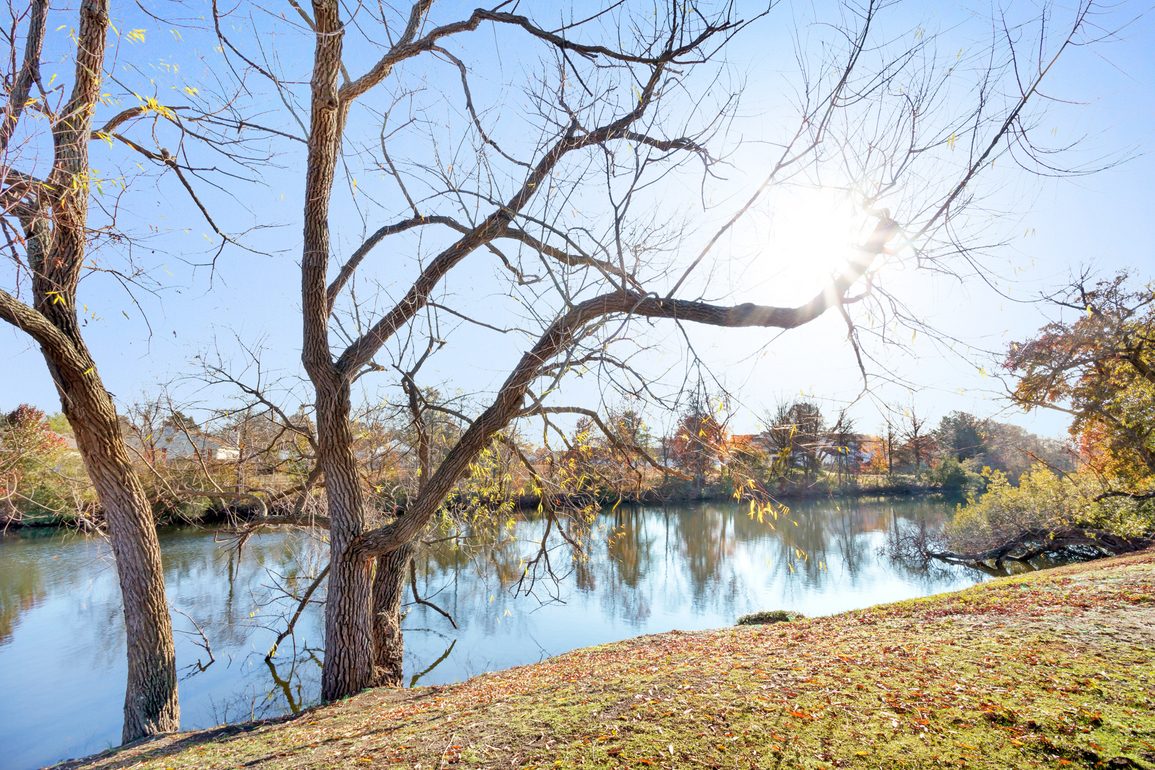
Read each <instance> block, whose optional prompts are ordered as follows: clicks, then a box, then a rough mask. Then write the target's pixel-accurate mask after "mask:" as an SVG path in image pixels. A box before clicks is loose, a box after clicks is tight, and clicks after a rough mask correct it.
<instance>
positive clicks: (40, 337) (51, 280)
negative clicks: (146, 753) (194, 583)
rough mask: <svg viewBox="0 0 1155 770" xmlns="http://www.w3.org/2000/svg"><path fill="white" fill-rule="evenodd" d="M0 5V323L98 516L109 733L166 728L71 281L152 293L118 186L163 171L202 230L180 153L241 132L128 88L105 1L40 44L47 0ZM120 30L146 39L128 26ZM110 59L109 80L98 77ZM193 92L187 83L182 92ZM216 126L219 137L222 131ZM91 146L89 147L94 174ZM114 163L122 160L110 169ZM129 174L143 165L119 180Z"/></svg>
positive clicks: (173, 694) (134, 530)
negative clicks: (115, 705)
mask: <svg viewBox="0 0 1155 770" xmlns="http://www.w3.org/2000/svg"><path fill="white" fill-rule="evenodd" d="M8 12H9V15H10V21H11V23H10V24H8V23H6V24H5V29H6V30H7V32H6V39H7V41H8V45H9V47H10V50H9V52H8V53H9V55H6V56H5V57H4V60H5V62H6V63H7V65H6V66H7V68H8V69H7V71H6V72H4V83H5V92H6V99H5V101H4V104H3V108H2V113H0V233H2V236H3V237H2V240H0V248H3V250H4V254H5V264H6V265H7V268H8V269H7V270H6V271H5V275H4V279H3V280H4V282H5V286H4V288H0V319H3V320H4V321H6V322H7V323H9V324H11V325H13V326H14V327H16V328H18V329H20V330H22V331H23V332H25V333H26V334H28V335H29V337H31V338H32V340H34V341H35V343H36V344H37V345H38V346H39V347H40V350H41V352H42V353H43V355H44V359H45V362H46V364H47V366H48V370H49V372H50V374H51V376H52V380H53V382H54V383H55V386H56V389H57V392H58V395H59V397H60V403H61V409H62V411H63V413H64V415H65V416H66V417H67V419H68V422H69V424H70V425H71V427H72V430H73V433H74V435H75V439H76V444H77V449H78V450H79V453H80V455H81V457H82V458H83V460H84V464H85V467H86V469H87V471H88V475H89V476H90V478H91V480H92V484H93V487H94V489H95V492H96V495H97V498H98V500H99V503H100V511H101V514H102V515H103V517H104V520H105V522H106V524H107V529H108V535H109V540H110V542H111V546H112V551H113V554H114V555H115V558H116V567H117V573H118V577H119V580H120V587H121V593H122V596H123V602H124V614H125V627H126V629H127V643H128V683H127V689H126V693H125V702H124V729H123V738H124V740H126V741H130V740H134V739H136V738H140V737H142V736H146V735H150V734H153V733H157V732H170V731H173V730H176V729H178V728H179V726H180V718H179V717H180V711H179V707H178V703H177V677H176V668H175V653H174V645H173V638H172V622H171V617H170V615H169V610H168V606H167V603H166V600H165V589H164V576H163V573H162V571H161V559H160V546H159V544H158V540H157V535H156V530H155V526H154V522H153V516H152V511H151V509H150V507H149V500H148V497H147V495H146V493H145V490H144V488H143V486H142V484H141V482H140V479H139V478H138V476H137V474H136V472H135V471H134V468H133V464H132V458H131V455H130V452H129V451H128V448H127V447H126V444H125V438H124V436H123V434H122V427H121V423H120V420H119V419H118V416H117V411H116V407H115V405H114V403H113V399H112V397H111V395H110V394H109V393H108V391H107V390H106V388H105V386H104V384H103V382H102V379H101V376H100V373H99V371H98V368H97V364H96V361H95V360H94V359H93V357H92V354H91V353H90V351H89V349H88V346H87V345H86V344H85V340H84V338H83V335H82V329H83V327H84V326H85V325H86V324H87V323H88V322H89V320H91V318H90V317H86V315H89V314H90V311H88V310H87V309H85V310H84V312H83V313H82V312H81V308H83V307H84V304H83V302H81V301H79V299H78V291H79V288H80V284H81V279H82V278H83V277H85V276H90V275H93V274H98V273H99V274H103V275H104V276H107V277H111V278H112V279H113V280H115V281H116V282H117V283H119V285H121V286H124V287H125V288H126V290H127V291H128V296H127V299H128V301H129V302H130V303H132V304H135V303H136V295H135V292H136V291H139V290H142V287H143V290H144V291H155V290H156V289H157V288H158V285H159V284H158V282H156V281H155V280H151V279H148V268H146V267H141V266H140V265H139V264H137V263H135V262H134V260H133V257H132V256H131V255H132V252H133V249H134V247H135V246H136V245H137V244H138V242H139V238H138V237H136V236H134V235H133V234H132V233H130V232H129V231H128V230H126V229H125V228H122V227H121V226H119V224H118V221H117V217H118V214H119V213H120V212H122V211H127V210H128V209H129V208H130V206H129V201H130V199H129V198H126V197H125V196H126V195H127V194H128V190H129V189H130V187H131V186H132V183H133V182H134V181H136V180H138V179H147V178H148V176H149V174H150V173H154V172H155V174H156V175H157V176H158V177H159V176H166V177H170V178H173V179H175V180H176V181H177V182H179V184H180V186H181V188H183V190H184V191H185V192H186V193H187V194H188V195H190V196H191V198H192V201H193V203H194V204H195V205H196V206H198V207H199V210H200V212H201V214H203V215H204V217H205V219H206V220H207V221H208V223H209V225H210V226H211V227H212V228H213V229H214V230H216V225H215V224H214V223H213V221H212V220H211V218H209V215H208V212H207V209H206V208H205V207H204V206H203V205H201V201H200V199H199V198H198V196H197V194H196V193H195V192H194V186H193V183H194V181H196V179H197V177H198V176H199V175H200V174H202V173H203V172H205V171H206V169H205V168H204V167H197V166H196V165H193V164H190V157H189V149H190V146H191V145H194V144H198V145H199V143H201V142H202V141H203V142H204V145H205V146H207V147H209V151H211V152H214V153H217V154H218V157H223V158H226V159H227V158H229V157H230V155H229V148H236V147H237V146H238V144H239V143H240V142H243V140H241V139H237V137H236V129H237V125H238V124H237V123H236V122H235V121H232V120H230V119H229V118H228V116H227V115H224V114H212V113H210V112H207V111H205V108H204V104H205V102H203V101H194V102H190V104H188V105H174V106H171V107H170V106H166V105H164V104H162V103H161V102H159V101H158V100H157V99H156V98H155V97H153V98H149V97H144V96H139V95H138V94H137V91H139V92H141V93H144V92H145V91H146V90H152V89H157V88H159V86H160V84H159V82H156V81H153V82H152V83H150V84H149V85H148V86H147V87H138V88H137V89H136V90H135V91H134V89H133V88H132V87H131V85H126V82H125V81H126V80H128V79H131V77H133V75H125V74H123V73H122V72H121V69H123V70H125V71H131V69H132V68H131V67H128V66H126V67H123V68H120V67H116V66H115V65H116V64H117V63H118V62H117V61H116V60H115V59H114V58H113V57H114V56H115V55H116V51H117V50H118V49H119V46H117V47H110V46H109V44H108V39H109V36H110V34H111V35H115V36H119V35H120V32H119V31H117V30H116V28H115V27H114V26H113V25H112V24H111V23H110V16H109V13H110V11H109V3H108V0H84V1H83V2H82V3H80V4H79V5H78V7H77V8H76V10H75V14H76V17H75V19H74V20H73V21H72V22H71V23H69V22H67V21H66V22H65V23H64V24H63V25H61V26H59V27H57V28H56V32H55V38H54V40H55V41H57V42H55V43H54V44H53V45H50V46H49V47H48V50H46V43H45V41H46V39H53V38H52V37H51V35H52V34H53V33H49V32H48V31H47V30H48V16H49V3H48V0H32V2H31V3H29V4H27V5H23V4H21V3H19V2H17V3H10V4H9V5H8ZM68 12H69V13H73V10H72V9H69V10H68ZM125 36H126V37H128V38H130V40H129V42H132V43H136V42H142V41H143V40H144V36H143V33H142V32H140V31H138V30H137V31H132V32H131V33H129V32H126V33H125ZM123 47H124V48H126V49H127V48H129V47H130V46H129V45H127V44H126V45H125V46H123ZM110 50H112V51H113V54H111V55H109V53H108V52H109V51H110ZM60 51H69V52H71V54H70V55H71V57H72V58H71V61H69V59H68V58H64V59H63V60H61V58H60ZM114 68H115V69H117V73H118V76H119V77H110V76H108V73H109V72H110V71H111V70H112V69H114ZM42 70H45V72H43V73H42ZM49 72H50V73H51V77H49ZM143 79H144V80H145V81H148V80H149V79H150V78H149V76H147V75H146V76H144V78H143ZM54 81H55V82H56V83H57V84H56V85H53V82H54ZM69 81H71V82H70V83H69ZM208 90H209V89H207V88H206V92H207V91H208ZM198 94H199V92H198V91H197V90H196V89H193V88H191V87H190V88H188V89H187V93H186V96H187V97H188V98H189V99H190V100H192V99H199V98H200V96H198ZM225 102H226V104H227V103H228V100H225ZM125 103H127V104H131V105H133V106H129V107H124V106H123V105H124V104H125ZM198 105H199V106H198ZM225 111H226V112H227V109H226V110H225ZM98 116H99V118H100V119H99V120H98V119H97V118H98ZM229 129H231V130H232V132H233V133H232V136H231V137H225V136H223V134H222V131H226V130H229ZM162 140H165V141H166V143H168V140H172V142H171V143H168V146H169V147H172V148H174V150H173V151H170V150H169V149H166V148H164V147H162V146H160V144H161V141H162ZM92 148H95V149H92ZM150 148H151V149H150ZM90 153H91V154H93V155H96V156H98V157H100V158H102V160H101V162H100V165H101V166H102V167H103V168H104V169H105V171H104V173H103V174H102V173H101V172H100V171H98V170H97V169H95V168H94V167H93V163H92V162H91V161H90ZM105 161H107V162H108V164H110V165H105ZM122 167H128V168H131V169H134V171H133V172H127V171H126V172H125V175H124V176H120V175H119V172H120V170H121V168H122ZM136 169H144V170H143V171H140V173H139V174H138V175H136V176H132V174H135V173H136V171H135V170H136ZM110 171H111V172H112V173H109V172H110ZM149 201H150V203H153V202H155V196H152V197H150V198H149ZM217 232H218V233H219V231H217ZM219 243H220V241H218V244H219ZM184 248H185V249H186V253H187V248H188V247H187V244H186V245H185V246H184ZM149 253H151V250H150V252H149ZM110 254H111V255H114V256H120V255H125V256H127V263H128V267H127V268H126V269H119V268H118V267H117V265H116V263H115V262H114V259H111V258H108V255H110ZM91 316H92V317H95V314H91Z"/></svg>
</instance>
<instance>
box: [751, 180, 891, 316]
mask: <svg viewBox="0 0 1155 770" xmlns="http://www.w3.org/2000/svg"><path fill="white" fill-rule="evenodd" d="M766 211H767V218H766V221H765V227H764V229H763V232H762V233H761V234H760V238H759V241H760V242H759V244H758V246H757V248H756V249H755V250H754V255H753V256H752V257H751V258H750V260H749V262H748V264H747V265H746V269H745V270H744V271H743V272H742V275H741V276H740V286H741V288H742V293H743V294H746V295H750V294H759V293H760V294H766V293H771V294H772V295H773V296H775V297H780V298H785V297H787V296H793V297H797V296H799V293H800V292H801V293H802V294H803V295H804V294H805V292H810V291H817V290H819V289H821V288H822V287H823V286H825V285H827V284H829V283H830V280H831V278H832V277H833V276H835V275H837V274H839V273H840V272H842V270H843V269H844V268H845V267H846V265H847V264H848V263H849V262H850V260H851V259H853V258H854V257H855V256H856V254H857V248H858V246H859V244H861V243H862V242H863V241H864V240H865V239H866V237H867V236H868V235H869V232H870V229H871V228H873V227H874V225H875V224H876V223H875V220H874V218H873V217H871V216H870V215H869V214H868V213H866V212H864V211H863V210H862V209H861V208H860V207H857V206H855V205H854V203H853V201H852V199H851V196H850V195H848V194H847V192H846V191H845V190H839V189H831V188H822V187H793V188H790V189H784V190H779V191H777V192H776V193H775V195H774V197H772V198H771V199H770V201H769V205H768V207H767V210H766Z"/></svg>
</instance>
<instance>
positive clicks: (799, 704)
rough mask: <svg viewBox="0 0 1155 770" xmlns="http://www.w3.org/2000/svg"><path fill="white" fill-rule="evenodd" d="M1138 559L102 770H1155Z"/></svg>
mask: <svg viewBox="0 0 1155 770" xmlns="http://www.w3.org/2000/svg"><path fill="white" fill-rule="evenodd" d="M1153 596H1155V555H1153V554H1151V553H1150V552H1149V553H1146V554H1140V555H1138V556H1133V557H1129V558H1125V559H1115V560H1111V561H1107V562H1096V563H1091V564H1085V565H1078V566H1073V567H1067V568H1062V569H1060V570H1054V571H1052V572H1049V573H1037V574H1034V575H1029V576H1025V577H1016V578H1010V579H1004V580H999V581H994V582H992V583H988V584H984V585H981V586H977V587H975V588H972V589H969V590H966V591H962V592H959V593H954V594H945V595H942V596H938V597H931V598H928V599H917V600H912V601H906V602H900V603H897V604H891V605H884V606H880V607H875V608H871V609H867V610H862V611H858V612H852V613H847V614H844V615H839V616H835V617H830V618H815V619H809V620H807V619H799V620H794V621H793V622H789V623H775V624H772V625H756V626H742V627H738V628H729V629H720V630H717V631H710V632H702V633H679V632H672V633H669V634H662V635H657V636H648V637H641V638H638V639H631V640H628V641H625V642H619V643H615V644H609V645H602V646H599V647H593V648H588V649H583V650H577V651H574V652H572V653H569V654H566V655H562V656H559V657H557V658H553V659H551V660H547V661H545V662H543V663H540V664H537V665H533V666H524V667H521V668H516V669H511V670H509V671H502V672H497V673H493V674H487V675H483V676H479V677H476V678H474V679H471V680H469V681H468V682H464V683H462V684H459V685H454V686H450V687H440V688H439V687H433V688H417V689H413V690H401V691H386V690H378V691H370V692H366V693H363V694H361V695H359V696H357V697H355V698H350V699H348V700H345V701H341V702H339V703H336V704H331V705H329V706H326V707H322V708H318V709H314V710H312V711H309V712H305V713H303V714H300V715H297V716H296V717H292V718H286V719H282V720H274V721H271V722H267V723H256V724H250V725H243V726H237V727H232V728H225V729H223V730H218V731H215V732H214V731H210V732H205V733H188V734H181V735H176V736H168V737H165V738H162V739H159V740H156V741H153V742H150V743H145V744H141V745H137V746H133V747H129V748H126V749H122V750H119V751H116V752H112V753H108V754H106V755H102V756H101V757H98V758H94V759H92V760H89V762H88V763H87V764H84V763H80V764H82V765H83V766H90V767H99V768H122V767H123V768H127V767H141V768H210V767H220V768H226V767H228V768H232V767H242V766H244V767H259V768H282V767H283V768H290V767H292V768H296V767H310V768H330V767H333V768H336V767H366V766H398V767H421V768H450V767H453V768H466V767H495V768H505V767H540V768H556V767H594V768H640V767H647V766H649V767H667V768H682V767H721V768H835V767H848V768H899V767H902V768H940V767H969V768H990V769H991V770H995V769H998V770H1002V768H1008V767H1023V768H1026V767H1047V768H1064V767H1103V768H1106V767H1115V768H1120V767H1140V768H1155V711H1153V705H1155V704H1153V701H1155V654H1153V652H1152V647H1153V645H1155V601H1153V599H1152V597H1153Z"/></svg>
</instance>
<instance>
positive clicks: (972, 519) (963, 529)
mask: <svg viewBox="0 0 1155 770" xmlns="http://www.w3.org/2000/svg"><path fill="white" fill-rule="evenodd" d="M983 475H984V476H985V477H986V478H987V490H986V493H985V494H983V495H982V496H981V497H979V498H978V499H977V500H975V499H971V500H969V501H968V502H967V504H966V505H965V506H959V509H958V513H957V514H956V515H955V518H954V521H952V522H951V523H950V524H949V525H948V526H947V530H946V538H947V541H948V542H949V543H950V546H951V547H952V548H953V549H954V550H956V551H960V552H976V551H984V550H986V549H988V548H991V547H992V546H994V545H997V544H998V543H1001V542H1004V541H1006V540H1008V539H1010V538H1012V537H1015V536H1016V535H1018V534H1019V533H1020V532H1023V531H1024V530H1030V529H1055V528H1058V527H1084V528H1090V529H1101V530H1105V531H1107V532H1111V533H1112V534H1116V535H1123V536H1125V537H1135V536H1138V535H1145V534H1149V533H1150V532H1151V531H1152V530H1153V529H1155V502H1153V501H1151V500H1134V499H1131V498H1126V497H1108V498H1105V499H1103V500H1096V498H1097V497H1098V496H1099V495H1100V494H1102V493H1103V492H1104V491H1106V489H1107V487H1106V486H1105V484H1104V482H1103V481H1102V480H1101V479H1099V478H1098V477H1096V476H1095V475H1093V474H1092V473H1089V472H1082V473H1072V474H1067V475H1064V476H1058V475H1056V474H1055V473H1053V472H1051V471H1050V470H1048V469H1047V468H1045V467H1043V466H1035V467H1034V468H1032V469H1031V470H1030V471H1028V472H1027V473H1024V474H1023V475H1022V477H1021V478H1020V479H1019V485H1018V486H1012V485H1011V483H1010V482H1009V480H1008V479H1007V476H1006V474H1005V473H1002V472H1001V471H991V470H989V469H986V470H984V472H983Z"/></svg>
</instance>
